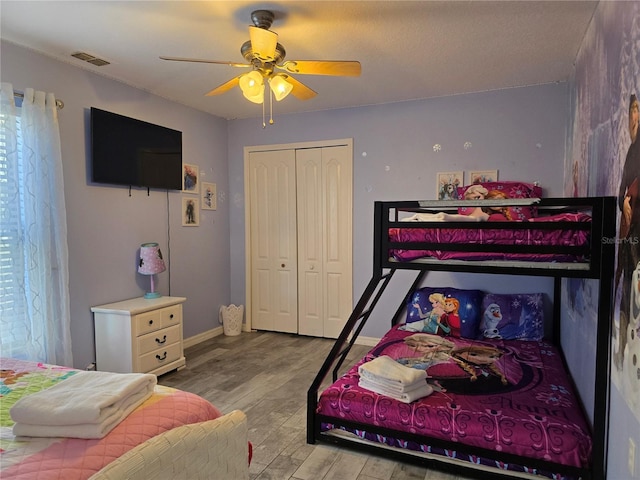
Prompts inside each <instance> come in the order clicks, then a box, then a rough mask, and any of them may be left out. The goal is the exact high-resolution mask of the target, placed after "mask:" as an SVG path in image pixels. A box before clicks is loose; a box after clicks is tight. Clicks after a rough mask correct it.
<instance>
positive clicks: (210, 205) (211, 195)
mask: <svg viewBox="0 0 640 480" xmlns="http://www.w3.org/2000/svg"><path fill="white" fill-rule="evenodd" d="M200 199H201V200H202V210H215V209H216V208H218V205H217V203H218V202H217V194H216V184H215V183H208V182H202V194H201V195H200Z"/></svg>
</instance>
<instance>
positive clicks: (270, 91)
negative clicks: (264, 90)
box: [269, 86, 273, 125]
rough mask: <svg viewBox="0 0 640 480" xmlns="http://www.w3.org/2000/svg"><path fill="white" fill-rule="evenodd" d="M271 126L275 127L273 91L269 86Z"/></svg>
mask: <svg viewBox="0 0 640 480" xmlns="http://www.w3.org/2000/svg"><path fill="white" fill-rule="evenodd" d="M269 125H273V90H271V86H269Z"/></svg>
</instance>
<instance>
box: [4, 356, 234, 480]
mask: <svg viewBox="0 0 640 480" xmlns="http://www.w3.org/2000/svg"><path fill="white" fill-rule="evenodd" d="M0 368H1V370H2V378H1V379H0V396H1V400H2V401H0V477H2V478H3V479H7V480H8V479H24V480H27V479H28V480H36V479H37V480H45V479H46V480H48V479H58V478H64V479H65V480H73V479H87V478H89V477H91V476H92V475H93V474H95V473H96V472H98V471H99V470H101V469H102V468H103V467H104V466H105V465H107V464H109V463H111V462H112V461H114V460H115V459H117V458H118V457H120V456H121V455H123V454H124V453H126V452H127V451H129V450H131V449H132V448H134V447H136V446H137V445H139V444H141V443H143V442H145V441H146V440H148V439H150V438H152V437H155V436H156V435H159V434H161V433H163V432H166V431H168V430H171V429H173V428H175V427H178V426H181V425H188V424H194V423H199V422H204V421H207V420H213V419H216V418H218V417H221V416H222V413H221V412H220V411H219V410H218V409H217V408H215V407H214V406H213V405H211V403H209V402H208V401H206V400H205V399H203V398H201V397H199V396H197V395H194V394H191V393H188V392H184V391H181V390H177V389H174V388H169V387H164V386H161V385H157V386H156V387H155V390H154V393H153V394H152V395H151V397H150V398H148V399H147V400H146V401H144V403H142V404H141V405H140V406H138V407H137V408H136V409H135V410H134V411H133V412H132V413H131V414H130V415H129V416H127V417H126V419H125V420H124V421H122V422H121V423H120V424H118V425H117V426H116V427H115V428H114V429H113V430H111V432H110V433H109V434H108V435H106V436H105V437H103V438H101V439H91V440H88V439H79V438H36V437H15V436H14V435H13V431H12V426H13V421H12V420H11V416H10V414H9V409H10V408H11V406H12V405H14V404H15V402H16V401H18V399H20V398H21V397H23V396H25V395H29V394H31V393H35V392H38V391H41V390H43V389H46V388H49V387H51V386H53V385H56V384H57V383H59V382H63V381H64V380H65V379H67V378H69V377H70V376H72V375H75V374H76V373H77V372H78V370H74V369H70V368H66V367H60V366H56V365H49V364H44V363H36V362H28V361H23V360H16V359H10V358H0Z"/></svg>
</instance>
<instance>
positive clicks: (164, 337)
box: [156, 335, 167, 345]
mask: <svg viewBox="0 0 640 480" xmlns="http://www.w3.org/2000/svg"><path fill="white" fill-rule="evenodd" d="M166 341H167V336H166V335H164V336H163V337H162V340H160V339H159V338H156V343H157V344H158V345H162V344H163V343H165V342H166Z"/></svg>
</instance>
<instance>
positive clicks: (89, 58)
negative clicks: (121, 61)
mask: <svg viewBox="0 0 640 480" xmlns="http://www.w3.org/2000/svg"><path fill="white" fill-rule="evenodd" d="M71 56H72V57H74V58H77V59H78V60H82V61H84V62H88V63H90V64H92V65H95V66H97V67H102V66H104V65H109V64H110V63H111V62H107V61H106V60H103V59H102V58H98V57H94V56H93V55H89V54H88V53H85V52H76V53H72V54H71Z"/></svg>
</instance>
